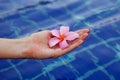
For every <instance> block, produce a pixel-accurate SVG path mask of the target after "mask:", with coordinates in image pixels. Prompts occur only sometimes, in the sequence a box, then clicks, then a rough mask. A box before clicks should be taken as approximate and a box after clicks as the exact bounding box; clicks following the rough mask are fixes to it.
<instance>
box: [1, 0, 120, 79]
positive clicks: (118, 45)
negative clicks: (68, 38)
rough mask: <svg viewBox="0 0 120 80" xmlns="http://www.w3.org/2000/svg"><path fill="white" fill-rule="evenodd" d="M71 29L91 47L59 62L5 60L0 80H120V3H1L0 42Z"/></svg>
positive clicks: (66, 0)
mask: <svg viewBox="0 0 120 80" xmlns="http://www.w3.org/2000/svg"><path fill="white" fill-rule="evenodd" d="M61 25H69V26H70V27H71V30H73V31H74V30H78V29H83V28H90V29H91V33H90V35H89V37H88V38H87V39H86V42H85V43H84V44H82V45H81V46H79V47H78V48H76V49H75V50H73V51H71V52H69V53H68V54H66V55H64V56H61V57H59V58H57V59H46V60H34V59H1V60H0V80H120V0H14V1H13V0H0V37H1V38H20V37H25V36H29V35H30V34H32V33H34V32H38V31H41V30H46V29H59V27H60V26H61Z"/></svg>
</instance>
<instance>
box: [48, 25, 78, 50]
mask: <svg viewBox="0 0 120 80" xmlns="http://www.w3.org/2000/svg"><path fill="white" fill-rule="evenodd" d="M51 34H52V35H53V36H54V37H53V38H51V39H50V40H49V43H48V44H49V46H50V47H53V46H55V45H57V44H59V46H60V48H61V49H65V48H67V47H69V44H68V42H67V41H72V40H74V39H76V38H79V35H78V34H77V33H76V32H70V31H69V27H68V26H61V27H60V30H52V31H51Z"/></svg>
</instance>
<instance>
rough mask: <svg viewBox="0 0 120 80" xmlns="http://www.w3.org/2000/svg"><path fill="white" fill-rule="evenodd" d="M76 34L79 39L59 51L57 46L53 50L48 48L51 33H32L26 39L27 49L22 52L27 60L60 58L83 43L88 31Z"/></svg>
mask: <svg viewBox="0 0 120 80" xmlns="http://www.w3.org/2000/svg"><path fill="white" fill-rule="evenodd" d="M76 32H77V33H78V34H79V36H80V37H79V38H78V39H76V40H74V41H71V42H69V44H70V46H69V47H68V48H66V49H61V48H59V47H58V45H56V46H55V47H53V48H50V47H49V46H48V41H49V39H50V38H51V33H50V31H49V30H45V31H41V32H37V33H33V34H32V35H31V36H30V37H29V38H28V41H29V43H28V44H29V47H28V49H27V50H26V51H25V52H24V54H25V55H26V57H27V58H34V59H45V58H56V57H59V56H62V55H64V54H66V53H67V52H69V51H71V50H73V49H74V48H76V47H78V46H79V45H81V44H82V43H83V42H84V40H85V38H86V37H87V36H88V34H89V32H90V30H89V29H83V30H78V31H76Z"/></svg>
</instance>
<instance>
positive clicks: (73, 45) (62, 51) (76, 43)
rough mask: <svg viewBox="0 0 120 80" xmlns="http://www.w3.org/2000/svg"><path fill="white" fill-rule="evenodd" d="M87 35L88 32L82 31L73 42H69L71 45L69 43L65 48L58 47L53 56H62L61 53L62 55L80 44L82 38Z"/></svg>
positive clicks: (82, 40)
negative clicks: (80, 35)
mask: <svg viewBox="0 0 120 80" xmlns="http://www.w3.org/2000/svg"><path fill="white" fill-rule="evenodd" d="M87 36H88V33H84V34H83V35H82V37H80V38H78V39H76V40H74V41H73V42H71V45H70V46H69V47H68V48H66V49H64V50H62V49H59V50H58V51H57V52H58V53H57V54H55V55H54V58H56V57H59V56H62V55H64V54H65V53H67V52H69V51H71V50H73V49H75V48H76V47H78V46H79V45H81V44H82V43H83V42H84V39H85V38H86V37H87Z"/></svg>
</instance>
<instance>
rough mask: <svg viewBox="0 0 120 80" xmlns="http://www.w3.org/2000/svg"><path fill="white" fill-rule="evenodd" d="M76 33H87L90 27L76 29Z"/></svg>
mask: <svg viewBox="0 0 120 80" xmlns="http://www.w3.org/2000/svg"><path fill="white" fill-rule="evenodd" d="M76 32H77V33H78V34H82V33H89V32H90V29H81V30H77V31H76Z"/></svg>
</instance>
